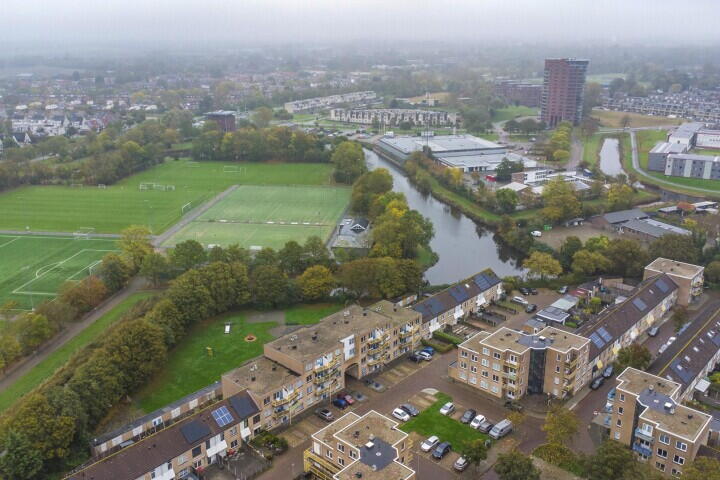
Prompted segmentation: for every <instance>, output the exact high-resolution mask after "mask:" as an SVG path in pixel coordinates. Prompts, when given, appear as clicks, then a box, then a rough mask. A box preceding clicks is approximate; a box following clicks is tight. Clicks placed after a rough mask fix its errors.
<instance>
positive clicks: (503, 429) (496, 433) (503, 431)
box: [490, 418, 513, 440]
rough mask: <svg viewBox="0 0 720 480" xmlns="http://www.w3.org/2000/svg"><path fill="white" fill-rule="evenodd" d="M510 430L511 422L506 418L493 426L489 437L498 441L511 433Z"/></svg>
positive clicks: (511, 427)
mask: <svg viewBox="0 0 720 480" xmlns="http://www.w3.org/2000/svg"><path fill="white" fill-rule="evenodd" d="M512 429H513V424H512V422H511V421H510V420H508V419H507V418H506V419H504V420H501V421H499V422H498V423H497V424H495V426H494V427H493V428H492V429H491V430H490V436H491V437H492V438H494V439H495V440H499V439H501V438H503V437H504V436H505V435H507V434H508V433H510V432H512Z"/></svg>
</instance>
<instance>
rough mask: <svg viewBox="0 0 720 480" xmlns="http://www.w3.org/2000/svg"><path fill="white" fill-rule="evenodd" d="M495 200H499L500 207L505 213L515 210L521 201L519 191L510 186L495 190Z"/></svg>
mask: <svg viewBox="0 0 720 480" xmlns="http://www.w3.org/2000/svg"><path fill="white" fill-rule="evenodd" d="M495 200H497V203H498V207H499V208H500V211H502V212H503V213H512V212H514V211H515V208H516V207H517V205H518V202H519V201H520V199H519V198H518V194H517V192H516V191H515V190H510V189H509V188H501V189H500V190H498V191H497V192H495Z"/></svg>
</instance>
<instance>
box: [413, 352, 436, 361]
mask: <svg viewBox="0 0 720 480" xmlns="http://www.w3.org/2000/svg"><path fill="white" fill-rule="evenodd" d="M415 355H417V356H418V357H420V358H422V359H423V360H426V361H428V362H429V361H430V360H432V355H430V354H429V353H428V352H417V353H416V354H415Z"/></svg>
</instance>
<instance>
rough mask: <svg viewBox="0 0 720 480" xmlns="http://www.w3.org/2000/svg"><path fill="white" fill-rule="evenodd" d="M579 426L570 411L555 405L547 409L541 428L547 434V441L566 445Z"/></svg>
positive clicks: (578, 422)
mask: <svg viewBox="0 0 720 480" xmlns="http://www.w3.org/2000/svg"><path fill="white" fill-rule="evenodd" d="M579 426H580V421H579V420H578V418H577V416H576V415H575V414H574V413H573V412H572V411H570V410H568V409H567V408H563V407H561V406H558V405H555V406H553V407H552V408H551V409H550V411H548V413H547V416H546V417H545V423H544V424H543V426H542V430H543V431H544V432H545V433H546V434H547V441H548V443H551V444H556V445H567V443H568V442H569V441H570V440H571V439H572V437H573V436H574V435H575V434H576V433H577V431H578V428H579Z"/></svg>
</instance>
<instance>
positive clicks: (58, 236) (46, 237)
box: [0, 234, 117, 247]
mask: <svg viewBox="0 0 720 480" xmlns="http://www.w3.org/2000/svg"><path fill="white" fill-rule="evenodd" d="M8 237H11V238H14V239H20V238H42V239H45V240H75V237H73V236H72V235H70V236H69V237H68V236H65V237H63V236H60V235H18V236H15V235H1V234H0V238H8ZM90 240H92V241H93V242H97V241H101V242H117V238H102V237H94V238H91V239H90ZM0 247H2V245H0Z"/></svg>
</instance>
